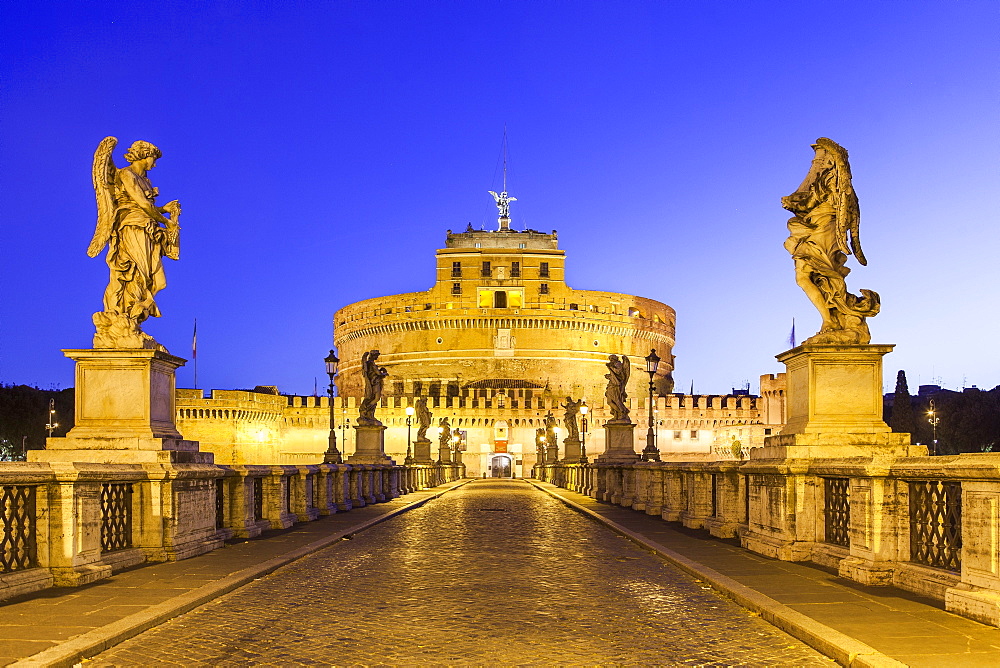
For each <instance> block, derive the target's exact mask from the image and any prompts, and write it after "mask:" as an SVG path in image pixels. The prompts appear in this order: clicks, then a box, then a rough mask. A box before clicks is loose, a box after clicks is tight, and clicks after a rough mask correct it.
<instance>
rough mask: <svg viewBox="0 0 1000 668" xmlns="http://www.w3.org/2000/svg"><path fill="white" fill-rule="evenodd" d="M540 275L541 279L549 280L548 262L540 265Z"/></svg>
mask: <svg viewBox="0 0 1000 668" xmlns="http://www.w3.org/2000/svg"><path fill="white" fill-rule="evenodd" d="M538 275H539V277H541V278H548V277H549V263H548V262H543V263H542V264H540V265H539V266H538Z"/></svg>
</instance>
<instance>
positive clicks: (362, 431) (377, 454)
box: [347, 424, 396, 466]
mask: <svg viewBox="0 0 1000 668" xmlns="http://www.w3.org/2000/svg"><path fill="white" fill-rule="evenodd" d="M354 429H355V430H356V431H355V434H354V436H355V439H356V440H355V445H356V447H355V450H354V454H353V455H351V456H350V457H348V458H347V463H348V464H389V465H393V466H394V465H395V464H396V462H394V461H392V459H390V458H389V456H388V455H386V454H385V430H386V426H385V425H383V424H377V425H356V426H355V427H354Z"/></svg>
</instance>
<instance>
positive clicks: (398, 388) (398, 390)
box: [392, 380, 403, 397]
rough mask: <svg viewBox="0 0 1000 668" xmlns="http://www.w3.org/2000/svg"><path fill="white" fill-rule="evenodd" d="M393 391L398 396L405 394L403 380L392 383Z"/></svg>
mask: <svg viewBox="0 0 1000 668" xmlns="http://www.w3.org/2000/svg"><path fill="white" fill-rule="evenodd" d="M392 393H393V394H395V395H396V396H397V397H401V396H403V382H402V381H399V380H396V381H393V383H392Z"/></svg>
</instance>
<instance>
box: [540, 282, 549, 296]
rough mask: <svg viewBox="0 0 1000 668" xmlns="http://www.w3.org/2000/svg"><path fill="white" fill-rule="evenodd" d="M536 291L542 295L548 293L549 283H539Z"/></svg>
mask: <svg viewBox="0 0 1000 668" xmlns="http://www.w3.org/2000/svg"><path fill="white" fill-rule="evenodd" d="M538 292H540V293H541V294H543V295H547V294H549V284H548V283H542V284H541V285H539V286H538Z"/></svg>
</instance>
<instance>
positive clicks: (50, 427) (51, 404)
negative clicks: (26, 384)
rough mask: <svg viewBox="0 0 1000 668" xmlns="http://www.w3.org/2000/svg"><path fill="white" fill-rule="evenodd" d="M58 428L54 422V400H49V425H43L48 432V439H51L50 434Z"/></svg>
mask: <svg viewBox="0 0 1000 668" xmlns="http://www.w3.org/2000/svg"><path fill="white" fill-rule="evenodd" d="M58 426H59V423H58V422H56V400H55V399H49V423H48V424H47V425H45V428H46V429H48V431H49V438H52V432H53V431H54V430H55V428H56V427H58Z"/></svg>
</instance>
